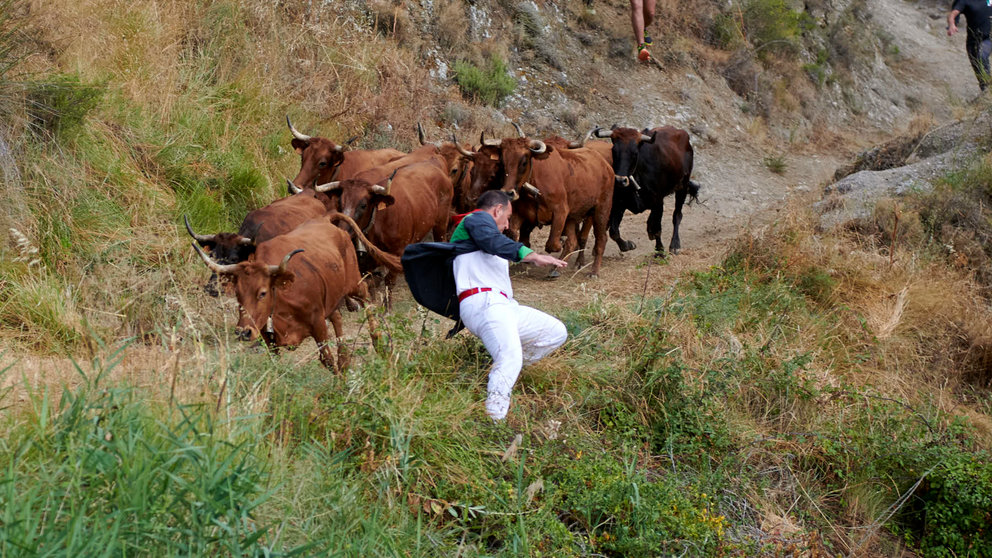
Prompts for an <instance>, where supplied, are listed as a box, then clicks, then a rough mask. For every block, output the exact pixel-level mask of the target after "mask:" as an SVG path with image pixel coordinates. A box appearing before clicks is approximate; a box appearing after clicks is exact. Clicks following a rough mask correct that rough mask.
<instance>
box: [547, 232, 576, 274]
mask: <svg viewBox="0 0 992 558" xmlns="http://www.w3.org/2000/svg"><path fill="white" fill-rule="evenodd" d="M578 229H579V227H578V222H577V221H576V220H575V219H569V220H568V221H566V222H565V242H564V244H562V248H561V259H563V260H565V259H568V257H569V256H571V255H572V252H574V251H575V250H576V248H577V246H578V244H579V230H578ZM576 261H578V260H576ZM576 266H578V264H576ZM560 276H561V272H560V271H558V268H557V267H554V266H552V267H551V269H550V270H549V271H548V277H549V278H552V279H553V278H555V277H560Z"/></svg>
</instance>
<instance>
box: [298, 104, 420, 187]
mask: <svg viewBox="0 0 992 558" xmlns="http://www.w3.org/2000/svg"><path fill="white" fill-rule="evenodd" d="M286 123H287V124H288V125H289V131H290V132H292V133H293V141H292V145H293V149H295V150H296V152H297V153H299V154H300V172H299V173H297V175H296V178H294V179H293V180H292V181H291V182H292V183H293V185H294V186H295V187H296V188H305V187H307V186H314V185H315V184H326V183H328V182H331V181H332V180H344V179H346V178H351V177H353V176H355V175H356V174H358V173H360V172H362V171H364V170H367V169H371V168H374V167H377V166H379V165H382V164H385V163H388V162H389V161H392V160H394V159H399V158H400V157H403V156H404V155H406V153H403V152H402V151H398V150H396V149H370V150H357V151H349V150H348V149H347V148H346V147H345V146H343V145H338V144H336V143H334V142H333V141H331V140H329V139H327V138H322V137H319V136H308V135H305V134H302V133H300V132H299V131H298V130H297V129H296V128H294V127H293V123H292V122H290V120H289V115H286Z"/></svg>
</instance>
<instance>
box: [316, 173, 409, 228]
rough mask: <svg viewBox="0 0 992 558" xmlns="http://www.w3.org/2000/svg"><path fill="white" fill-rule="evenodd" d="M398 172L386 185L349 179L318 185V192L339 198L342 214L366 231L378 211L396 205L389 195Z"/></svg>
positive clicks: (359, 179)
mask: <svg viewBox="0 0 992 558" xmlns="http://www.w3.org/2000/svg"><path fill="white" fill-rule="evenodd" d="M396 172H397V171H393V174H392V176H390V177H389V178H388V179H387V180H386V184H385V185H381V184H371V183H370V182H369V181H367V180H365V179H362V178H349V179H348V180H342V181H338V182H330V183H328V184H320V185H317V187H316V190H317V191H318V192H323V193H325V194H327V195H329V196H338V198H339V200H338V204H339V207H340V212H341V213H343V214H345V215H347V216H348V217H351V218H352V219H353V220H354V221H355V222H356V223H358V225H359V226H361V227H362V229H366V228H368V227H370V226H371V225H372V218H373V215H374V214H375V212H376V211H379V210H382V209H385V208H387V207H389V206H390V205H393V204H394V203H396V198H394V197H393V196H392V194H390V193H389V192H390V189H391V188H392V185H393V177H395V176H396ZM343 228H344V227H343Z"/></svg>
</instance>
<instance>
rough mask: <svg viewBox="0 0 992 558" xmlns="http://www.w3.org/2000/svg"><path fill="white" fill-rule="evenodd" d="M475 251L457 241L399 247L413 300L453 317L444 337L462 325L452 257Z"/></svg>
mask: <svg viewBox="0 0 992 558" xmlns="http://www.w3.org/2000/svg"><path fill="white" fill-rule="evenodd" d="M476 250H478V248H477V247H476V246H475V245H473V244H471V243H460V242H455V243H450V242H418V243H417V244H411V245H409V246H407V247H406V249H405V250H403V257H402V258H401V261H402V263H403V275H404V276H405V277H406V283H407V285H409V286H410V292H411V293H412V294H413V299H414V300H416V301H417V303H418V304H420V305H421V306H423V307H424V308H427V309H428V310H430V311H432V312H434V313H436V314H440V315H442V316H444V317H446V318H451V319H452V320H455V325H454V327H452V328H451V331H449V332H448V337H452V336H454V335H455V334H456V333H458V332H459V331H461V330H462V328H464V327H465V325H464V324H462V321H461V319H460V317H459V314H458V294H457V293H456V290H455V272H454V261H455V256H460V255H462V254H467V253H469V252H474V251H476Z"/></svg>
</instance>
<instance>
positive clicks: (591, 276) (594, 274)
mask: <svg viewBox="0 0 992 558" xmlns="http://www.w3.org/2000/svg"><path fill="white" fill-rule="evenodd" d="M589 278H590V279H599V273H597V272H592V273H590V274H589Z"/></svg>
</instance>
